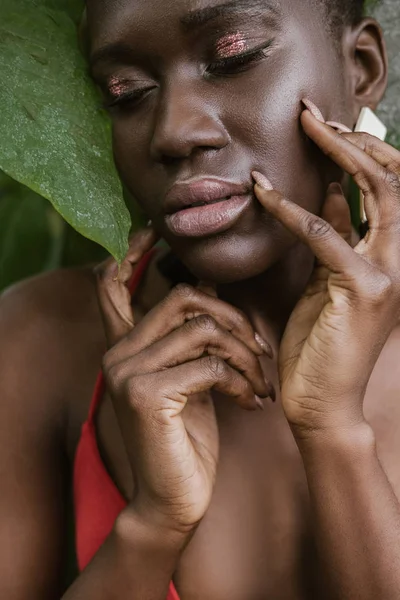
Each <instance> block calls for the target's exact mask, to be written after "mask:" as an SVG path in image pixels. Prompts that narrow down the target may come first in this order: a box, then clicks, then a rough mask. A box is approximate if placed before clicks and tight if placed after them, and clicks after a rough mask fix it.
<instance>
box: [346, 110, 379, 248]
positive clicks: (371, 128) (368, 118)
mask: <svg viewBox="0 0 400 600" xmlns="http://www.w3.org/2000/svg"><path fill="white" fill-rule="evenodd" d="M354 131H357V132H363V133H369V134H370V135H374V136H375V137H377V138H379V139H380V140H382V142H384V141H385V139H386V135H387V127H386V126H385V125H384V124H383V123H382V121H381V120H380V119H379V118H378V117H377V116H376V114H375V113H374V112H373V111H372V110H371V109H370V108H368V107H367V106H365V107H364V108H363V109H362V110H361V112H360V116H359V117H358V121H357V124H356V126H355V128H354ZM360 219H361V224H360V236H361V237H362V238H363V237H365V235H366V233H367V231H368V229H369V227H368V221H367V215H366V214H365V203H364V194H363V193H362V192H360Z"/></svg>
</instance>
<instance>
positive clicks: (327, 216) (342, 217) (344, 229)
mask: <svg viewBox="0 0 400 600" xmlns="http://www.w3.org/2000/svg"><path fill="white" fill-rule="evenodd" d="M321 218H322V219H323V220H324V221H326V222H327V223H329V224H330V225H331V227H333V229H334V230H335V231H336V232H337V233H338V234H339V235H340V237H342V238H343V239H344V240H345V242H347V244H349V245H351V241H352V231H353V228H352V223H351V212H350V207H349V205H348V202H347V200H346V198H345V196H344V194H343V190H342V187H341V185H340V184H339V183H331V185H330V186H329V188H328V191H327V194H326V200H325V202H324V204H323V206H322V212H321Z"/></svg>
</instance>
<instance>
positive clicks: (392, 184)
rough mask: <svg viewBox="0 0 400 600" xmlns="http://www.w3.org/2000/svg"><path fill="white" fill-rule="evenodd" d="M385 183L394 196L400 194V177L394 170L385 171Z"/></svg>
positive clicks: (383, 177) (383, 176)
mask: <svg viewBox="0 0 400 600" xmlns="http://www.w3.org/2000/svg"><path fill="white" fill-rule="evenodd" d="M382 179H383V183H384V185H385V187H386V188H387V189H388V191H389V193H390V194H392V195H393V196H399V195H400V178H399V177H398V175H396V173H393V171H386V170H385V171H384V172H383V175H382Z"/></svg>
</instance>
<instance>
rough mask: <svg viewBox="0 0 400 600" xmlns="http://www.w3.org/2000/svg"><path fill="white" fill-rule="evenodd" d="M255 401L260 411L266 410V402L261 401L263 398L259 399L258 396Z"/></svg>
mask: <svg viewBox="0 0 400 600" xmlns="http://www.w3.org/2000/svg"><path fill="white" fill-rule="evenodd" d="M254 399H255V401H256V404H257V407H258V408H259V409H260V410H265V406H264V402H263V401H262V400H261V398H259V397H258V396H254Z"/></svg>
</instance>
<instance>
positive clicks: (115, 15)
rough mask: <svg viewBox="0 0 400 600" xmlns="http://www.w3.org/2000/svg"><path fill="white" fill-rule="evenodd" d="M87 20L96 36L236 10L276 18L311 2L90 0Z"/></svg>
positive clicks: (175, 24) (178, 24) (167, 25)
mask: <svg viewBox="0 0 400 600" xmlns="http://www.w3.org/2000/svg"><path fill="white" fill-rule="evenodd" d="M87 4H88V19H89V25H90V30H91V34H92V36H94V37H95V38H96V39H97V38H98V37H99V36H102V35H104V34H107V36H108V35H113V34H118V33H121V31H122V29H123V28H124V26H125V28H127V27H131V28H132V29H135V30H138V29H141V28H147V30H149V29H150V30H158V28H159V27H162V28H170V27H171V28H172V27H174V28H175V29H176V28H177V27H180V28H182V26H183V25H184V24H185V22H187V21H191V22H192V23H193V24H195V22H196V20H197V21H198V24H200V21H201V19H202V18H203V17H202V15H201V13H205V14H206V15H207V16H214V17H217V16H219V15H221V16H222V15H223V16H225V17H226V18H229V15H233V14H234V13H236V14H238V13H242V15H243V19H246V17H247V16H248V15H253V16H257V15H259V16H260V17H262V16H264V15H266V14H267V13H269V14H270V15H273V14H274V15H275V16H276V18H278V17H282V18H283V17H284V16H285V15H287V14H289V13H293V11H294V12H297V11H298V8H299V7H301V6H302V7H303V8H304V5H308V0H301V1H299V0H172V1H166V0H87Z"/></svg>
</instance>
